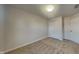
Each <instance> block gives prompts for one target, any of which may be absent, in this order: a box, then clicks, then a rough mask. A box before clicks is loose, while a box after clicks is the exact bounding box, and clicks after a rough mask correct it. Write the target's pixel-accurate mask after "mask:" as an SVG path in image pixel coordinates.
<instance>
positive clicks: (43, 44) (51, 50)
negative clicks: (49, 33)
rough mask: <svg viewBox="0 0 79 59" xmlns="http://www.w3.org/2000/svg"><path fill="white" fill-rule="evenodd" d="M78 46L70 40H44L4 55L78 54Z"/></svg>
mask: <svg viewBox="0 0 79 59" xmlns="http://www.w3.org/2000/svg"><path fill="white" fill-rule="evenodd" d="M78 53H79V44H77V43H75V42H73V41H70V40H58V39H55V38H50V37H49V38H46V39H43V40H40V41H37V42H34V43H32V44H30V45H27V46H24V47H22V48H18V49H16V50H13V51H10V52H7V53H6V54H78Z"/></svg>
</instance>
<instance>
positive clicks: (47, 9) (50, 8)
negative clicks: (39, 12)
mask: <svg viewBox="0 0 79 59" xmlns="http://www.w3.org/2000/svg"><path fill="white" fill-rule="evenodd" d="M54 8H55V7H54V6H53V5H48V6H46V11H47V12H52V11H53V10H54Z"/></svg>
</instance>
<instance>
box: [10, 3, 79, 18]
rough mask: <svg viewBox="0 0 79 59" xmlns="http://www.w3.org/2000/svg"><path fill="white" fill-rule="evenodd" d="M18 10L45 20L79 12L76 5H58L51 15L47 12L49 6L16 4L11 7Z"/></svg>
mask: <svg viewBox="0 0 79 59" xmlns="http://www.w3.org/2000/svg"><path fill="white" fill-rule="evenodd" d="M10 6H13V7H16V8H20V9H23V10H25V11H27V12H30V13H33V14H36V15H39V16H42V17H45V18H53V17H56V16H69V15H72V14H75V13H78V12H79V8H74V6H75V4H57V5H54V6H55V10H54V11H53V12H51V13H48V12H46V11H45V10H44V9H45V6H47V4H19V5H18V4H17V5H16V4H15V5H10Z"/></svg>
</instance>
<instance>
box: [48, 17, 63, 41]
mask: <svg viewBox="0 0 79 59" xmlns="http://www.w3.org/2000/svg"><path fill="white" fill-rule="evenodd" d="M48 33H49V34H48V35H49V37H53V38H57V39H60V40H62V39H63V33H62V17H61V16H60V17H56V18H53V19H50V20H49V30H48Z"/></svg>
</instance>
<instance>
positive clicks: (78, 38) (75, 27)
mask: <svg viewBox="0 0 79 59" xmlns="http://www.w3.org/2000/svg"><path fill="white" fill-rule="evenodd" d="M70 33H71V40H72V41H75V42H78V43H79V14H76V15H73V16H72V17H71V31H70Z"/></svg>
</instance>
